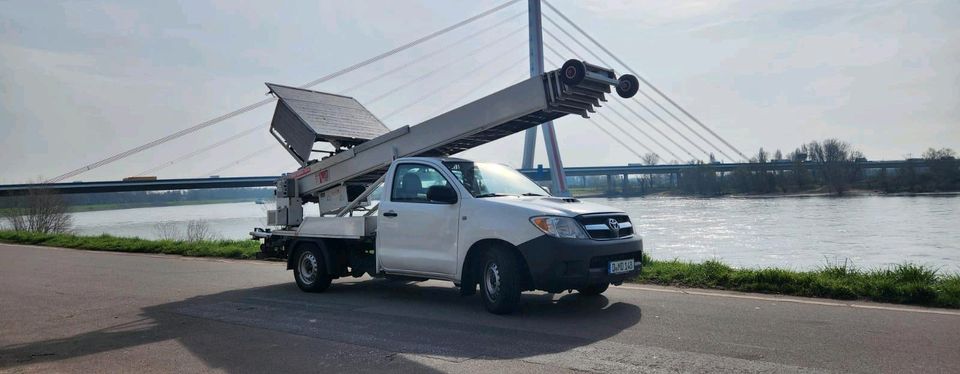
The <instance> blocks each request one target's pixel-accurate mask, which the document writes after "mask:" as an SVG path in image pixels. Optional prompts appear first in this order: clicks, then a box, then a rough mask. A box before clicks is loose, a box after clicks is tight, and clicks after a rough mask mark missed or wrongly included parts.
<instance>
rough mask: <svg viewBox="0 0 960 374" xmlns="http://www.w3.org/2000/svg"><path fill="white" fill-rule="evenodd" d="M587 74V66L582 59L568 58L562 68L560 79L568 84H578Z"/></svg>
mask: <svg viewBox="0 0 960 374" xmlns="http://www.w3.org/2000/svg"><path fill="white" fill-rule="evenodd" d="M586 76H587V66H586V65H584V64H583V62H581V61H580V60H567V62H564V63H563V67H561V68H560V81H561V82H563V84H566V85H568V86H576V85H578V84H580V82H583V78H584V77H586Z"/></svg>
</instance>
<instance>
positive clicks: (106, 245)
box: [0, 231, 260, 259]
mask: <svg viewBox="0 0 960 374" xmlns="http://www.w3.org/2000/svg"><path fill="white" fill-rule="evenodd" d="M0 242H7V243H18V244H33V245H42V246H49V247H64V248H76V249H88V250H94V251H112V252H136V253H163V254H170V255H182V256H193V257H224V258H241V259H243V258H254V257H255V256H256V254H257V252H259V251H260V244H259V243H257V242H256V241H253V240H212V241H198V242H188V241H178V240H146V239H139V238H121V237H116V236H110V235H100V236H79V235H71V234H39V233H32V232H17V231H0Z"/></svg>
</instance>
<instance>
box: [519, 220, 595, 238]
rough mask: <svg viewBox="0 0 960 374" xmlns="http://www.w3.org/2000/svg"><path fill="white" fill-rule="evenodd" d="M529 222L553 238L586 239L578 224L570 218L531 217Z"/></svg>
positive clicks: (585, 234)
mask: <svg viewBox="0 0 960 374" xmlns="http://www.w3.org/2000/svg"><path fill="white" fill-rule="evenodd" d="M530 222H531V223H533V225H534V226H537V228H538V229H540V231H543V233H544V234H547V235H550V236H552V237H555V238H575V239H587V238H588V236H587V233H586V232H584V231H583V228H582V227H580V224H579V223H578V222H577V221H576V220H574V219H573V218H570V217H549V216H543V217H533V218H530Z"/></svg>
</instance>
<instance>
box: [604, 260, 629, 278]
mask: <svg viewBox="0 0 960 374" xmlns="http://www.w3.org/2000/svg"><path fill="white" fill-rule="evenodd" d="M631 271H633V259H630V260H622V261H610V264H609V265H608V266H607V272H608V273H610V274H621V273H629V272H631Z"/></svg>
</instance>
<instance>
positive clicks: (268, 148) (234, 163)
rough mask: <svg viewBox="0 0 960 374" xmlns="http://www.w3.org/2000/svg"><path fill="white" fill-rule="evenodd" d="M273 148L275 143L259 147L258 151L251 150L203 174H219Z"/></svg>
mask: <svg viewBox="0 0 960 374" xmlns="http://www.w3.org/2000/svg"><path fill="white" fill-rule="evenodd" d="M273 148H274V145H272V144H271V145H268V146H266V147H263V148H260V149H257V150H256V151H253V152H250V153H248V154H246V155H244V156H243V157H240V158H238V159H236V160H233V161H231V162H230V163H229V164H225V165H223V166H220V167H218V168H216V169H213V170H211V171H208V172H206V173H204V174H203V175H217V174H219V173H220V172H221V171H224V170H227V169H229V168H232V167H234V166H237V165H240V163H242V162H244V161H247V160H249V159H251V158H254V157H256V156H260V155H262V154H263V152H266V151H269V150H271V149H273Z"/></svg>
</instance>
